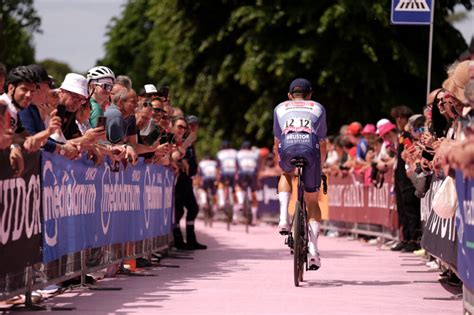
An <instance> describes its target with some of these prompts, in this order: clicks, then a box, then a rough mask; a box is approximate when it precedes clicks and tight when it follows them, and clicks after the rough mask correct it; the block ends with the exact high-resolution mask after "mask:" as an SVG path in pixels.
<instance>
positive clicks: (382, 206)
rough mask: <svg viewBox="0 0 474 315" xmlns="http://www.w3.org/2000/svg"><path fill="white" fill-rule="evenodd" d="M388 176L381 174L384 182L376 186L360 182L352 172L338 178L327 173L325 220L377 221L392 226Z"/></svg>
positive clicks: (393, 218)
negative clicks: (327, 210) (327, 202)
mask: <svg viewBox="0 0 474 315" xmlns="http://www.w3.org/2000/svg"><path fill="white" fill-rule="evenodd" d="M391 178H392V176H391V175H390V174H385V183H384V184H383V186H382V187H381V188H376V187H374V186H373V185H370V186H366V185H364V180H363V178H362V176H359V175H356V174H349V175H348V176H345V177H342V178H340V177H335V176H331V177H330V178H329V180H328V181H329V183H330V184H329V185H328V199H329V220H335V221H342V222H351V223H368V224H379V225H383V226H385V227H388V228H392V229H396V228H397V219H396V211H394V210H395V202H394V200H393V196H392V194H391V191H392V187H393V183H392V180H391Z"/></svg>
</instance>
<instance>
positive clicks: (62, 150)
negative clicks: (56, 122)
mask: <svg viewBox="0 0 474 315" xmlns="http://www.w3.org/2000/svg"><path fill="white" fill-rule="evenodd" d="M59 154H60V155H64V154H66V149H65V148H64V144H61V148H60V149H59Z"/></svg>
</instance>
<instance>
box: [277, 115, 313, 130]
mask: <svg viewBox="0 0 474 315" xmlns="http://www.w3.org/2000/svg"><path fill="white" fill-rule="evenodd" d="M288 131H303V132H311V120H309V119H307V118H289V119H287V120H286V121H285V124H284V125H283V132H288Z"/></svg>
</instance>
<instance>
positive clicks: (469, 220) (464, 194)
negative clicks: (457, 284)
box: [456, 171, 474, 291]
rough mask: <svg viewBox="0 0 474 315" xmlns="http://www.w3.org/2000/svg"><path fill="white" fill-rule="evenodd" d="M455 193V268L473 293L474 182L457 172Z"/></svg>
mask: <svg viewBox="0 0 474 315" xmlns="http://www.w3.org/2000/svg"><path fill="white" fill-rule="evenodd" d="M456 191H457V193H458V201H459V211H457V213H456V229H457V232H458V246H459V247H458V248H459V250H458V257H457V262H458V264H457V267H458V272H459V275H460V277H461V280H462V281H463V283H464V285H465V286H466V287H468V288H469V289H470V290H471V291H474V275H473V274H472V272H473V270H474V209H473V206H472V196H473V195H474V180H467V179H465V178H464V176H463V174H462V172H461V171H457V172H456Z"/></svg>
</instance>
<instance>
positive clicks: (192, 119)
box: [186, 115, 199, 125]
mask: <svg viewBox="0 0 474 315" xmlns="http://www.w3.org/2000/svg"><path fill="white" fill-rule="evenodd" d="M186 121H187V122H188V124H190V125H197V124H199V119H198V118H197V117H196V116H194V115H188V116H186Z"/></svg>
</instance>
